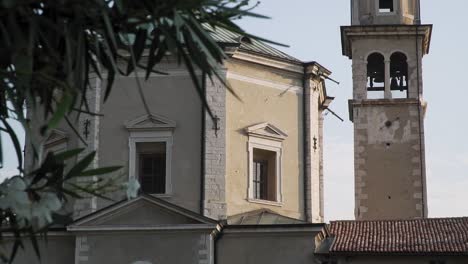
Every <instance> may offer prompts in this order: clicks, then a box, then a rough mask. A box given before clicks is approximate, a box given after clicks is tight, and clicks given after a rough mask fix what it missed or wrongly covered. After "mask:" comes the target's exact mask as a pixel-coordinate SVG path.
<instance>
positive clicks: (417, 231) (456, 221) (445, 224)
mask: <svg viewBox="0 0 468 264" xmlns="http://www.w3.org/2000/svg"><path fill="white" fill-rule="evenodd" d="M329 233H330V236H331V237H334V238H335V239H334V243H333V244H332V246H331V248H330V250H329V252H330V253H331V254H334V253H335V254H339V253H357V254H366V253H369V254H379V253H381V254H389V253H391V254H408V255H412V254H449V255H452V254H455V255H468V217H465V218H439V219H417V220H385V221H335V222H331V223H330V225H329Z"/></svg>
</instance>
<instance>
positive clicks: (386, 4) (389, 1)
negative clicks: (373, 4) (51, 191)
mask: <svg viewBox="0 0 468 264" xmlns="http://www.w3.org/2000/svg"><path fill="white" fill-rule="evenodd" d="M393 11H394V6H393V0H379V12H380V13H391V12H393Z"/></svg>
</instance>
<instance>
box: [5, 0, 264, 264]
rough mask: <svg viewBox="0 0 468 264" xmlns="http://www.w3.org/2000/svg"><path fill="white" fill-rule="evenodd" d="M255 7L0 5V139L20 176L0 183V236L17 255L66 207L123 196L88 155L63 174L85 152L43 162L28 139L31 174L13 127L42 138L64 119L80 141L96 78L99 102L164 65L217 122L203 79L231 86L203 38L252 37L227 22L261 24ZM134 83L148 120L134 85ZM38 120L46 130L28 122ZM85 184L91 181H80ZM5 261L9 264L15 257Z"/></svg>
mask: <svg viewBox="0 0 468 264" xmlns="http://www.w3.org/2000/svg"><path fill="white" fill-rule="evenodd" d="M254 6H255V5H253V6H252V5H250V4H249V1H248V0H141V1H135V0H62V1H56V0H28V1H24V0H17V1H13V0H0V122H1V125H0V130H1V132H3V133H4V134H6V135H8V136H9V137H10V139H11V141H12V142H13V143H14V147H15V151H16V156H17V159H18V171H19V175H18V176H17V177H13V178H11V179H9V180H6V181H5V182H3V183H2V184H0V213H1V214H2V216H0V220H1V221H2V227H4V228H3V229H2V232H1V233H0V235H1V234H2V233H4V232H6V231H8V232H12V233H13V234H14V237H15V244H14V247H13V253H16V251H17V249H18V248H19V247H21V246H22V237H23V236H27V237H30V238H31V242H32V243H33V245H36V246H34V248H35V249H36V252H37V253H39V252H38V250H37V241H36V236H35V234H36V232H39V231H42V230H46V229H44V228H47V226H48V225H50V224H53V223H54V218H53V217H52V216H53V215H54V214H56V213H57V212H59V211H60V210H61V209H62V208H63V206H64V204H66V203H67V201H68V200H69V198H81V197H82V195H83V194H87V195H92V196H99V197H103V198H105V196H104V195H105V193H106V192H110V191H115V190H116V188H123V187H122V186H120V185H119V184H118V183H117V182H116V181H114V180H112V179H111V178H109V177H108V176H106V175H107V174H109V173H111V172H113V171H115V170H117V167H111V168H100V169H88V167H89V165H90V164H91V162H92V161H93V159H94V154H93V153H91V154H89V155H87V156H85V157H84V158H83V159H81V160H79V161H78V162H76V163H75V165H74V166H73V167H72V168H71V169H69V170H68V169H67V170H66V169H65V168H68V167H66V166H65V165H66V164H67V162H68V163H70V162H69V161H70V160H71V159H72V158H73V157H75V158H76V157H77V156H78V154H79V153H80V151H81V150H72V151H71V152H65V153H61V154H57V155H55V154H49V155H47V157H46V158H45V159H44V160H43V161H41V160H40V159H39V156H40V141H39V140H37V139H36V140H35V139H34V138H33V137H31V138H30V139H31V140H30V141H31V142H30V145H31V146H29V145H28V147H30V148H31V150H32V153H33V156H34V157H33V158H34V166H33V167H35V168H36V169H34V170H33V169H32V168H24V167H23V157H22V156H23V155H22V149H21V145H20V143H19V142H20V141H19V140H18V136H17V134H16V131H15V130H14V129H12V127H11V125H10V123H9V122H10V120H11V119H16V120H17V121H19V122H20V123H21V124H22V126H23V128H24V129H25V131H26V134H27V135H41V136H42V137H44V136H46V135H47V134H48V133H49V132H50V131H51V129H54V128H56V127H57V126H59V125H60V124H62V123H64V120H65V121H66V122H65V123H66V124H67V125H68V126H70V127H71V129H72V130H73V131H75V133H76V134H77V136H78V137H80V135H79V133H78V132H77V131H78V129H77V128H75V127H74V126H75V123H76V120H78V117H79V116H80V115H97V114H99V113H93V112H92V111H91V110H90V107H89V105H88V100H87V97H86V94H87V92H88V91H89V90H90V89H93V86H92V84H91V80H92V79H93V78H100V79H102V78H104V76H106V77H105V83H106V86H105V88H104V101H105V100H107V99H108V98H109V95H110V93H111V92H112V87H113V84H114V80H115V78H116V76H117V75H126V76H128V75H131V74H136V70H137V69H138V70H139V71H143V72H144V73H145V79H148V78H149V77H150V75H151V74H165V73H164V72H161V71H159V70H158V69H157V65H158V64H159V63H160V62H161V61H162V60H163V59H164V58H166V57H167V56H172V57H174V58H176V59H177V61H178V62H179V63H180V64H183V65H185V67H186V69H187V70H188V72H189V73H190V76H191V78H192V81H193V84H194V87H195V89H196V90H197V92H198V94H199V98H200V100H201V102H202V104H203V105H204V107H205V108H206V109H207V111H208V113H209V114H210V115H211V116H212V117H213V118H214V116H213V113H212V112H211V110H210V109H209V107H208V105H207V102H206V99H205V97H204V93H203V91H204V85H205V78H210V79H213V78H218V79H219V80H220V81H221V82H222V83H223V84H225V86H226V87H227V88H228V89H229V86H228V85H227V84H226V82H225V80H224V79H223V78H222V76H220V74H219V71H220V68H219V67H220V66H221V65H222V64H223V61H224V60H225V59H226V55H225V53H224V50H223V48H222V47H220V46H219V44H218V43H217V42H216V41H215V40H214V39H213V38H212V36H211V35H210V32H208V31H207V30H206V29H207V28H210V29H213V30H216V28H218V27H221V28H224V29H227V30H229V31H232V32H236V33H240V34H241V35H245V36H249V37H253V38H257V37H255V36H251V35H249V34H247V33H245V32H244V31H243V30H242V29H241V28H239V27H238V26H237V25H236V24H235V23H234V22H233V20H235V19H238V18H240V17H243V16H252V17H263V16H260V15H257V14H254V13H252V12H251V9H252V8H253V7H254ZM257 39H259V38H257ZM136 84H137V89H138V91H139V92H140V95H141V100H142V102H143V105H145V108H146V110H147V111H149V110H148V107H147V104H146V102H145V99H144V97H143V94H142V87H141V85H140V80H139V79H138V78H136ZM229 90H230V89H229ZM230 91H231V92H233V91H232V90H230ZM233 93H234V92H233ZM26 109H27V111H26ZM39 113H40V116H42V119H41V120H42V121H40V120H38V119H37V118H36V119H35V120H34V122H32V121H31V120H29V118H30V117H31V114H39ZM32 123H34V125H32ZM80 138H81V137H80ZM83 143H85V142H84V141H83ZM0 157H1V155H0ZM0 163H2V160H0ZM83 178H85V179H87V180H85V181H80V180H77V179H83ZM125 184H126V188H127V194H128V195H129V196H132V195H134V193H135V192H136V191H137V190H138V183H137V182H128V183H125ZM2 256H3V260H9V261H11V260H12V257H13V256H14V254H12V256H10V257H5V256H6V255H5V254H3V255H2Z"/></svg>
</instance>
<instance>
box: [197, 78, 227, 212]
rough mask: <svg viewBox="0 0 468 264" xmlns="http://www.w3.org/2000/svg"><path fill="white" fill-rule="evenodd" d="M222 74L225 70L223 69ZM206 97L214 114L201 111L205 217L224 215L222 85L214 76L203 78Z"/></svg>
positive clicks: (224, 130) (224, 149)
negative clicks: (203, 145) (203, 123)
mask: <svg viewBox="0 0 468 264" xmlns="http://www.w3.org/2000/svg"><path fill="white" fill-rule="evenodd" d="M223 75H224V76H225V75H226V73H225V72H224V73H223ZM205 95H206V100H207V103H208V105H209V107H210V109H211V111H212V113H213V115H214V116H215V118H214V119H213V118H212V117H211V116H210V115H209V113H208V111H205V135H204V137H205V138H204V142H205V155H204V162H205V175H202V177H205V180H204V201H203V204H204V212H203V214H204V215H205V216H207V217H210V218H213V219H216V220H221V219H226V217H227V216H226V214H227V208H226V87H224V85H223V84H222V83H221V82H220V81H219V80H216V79H213V81H211V80H209V79H207V80H206V91H205Z"/></svg>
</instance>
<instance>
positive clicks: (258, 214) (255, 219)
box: [227, 209, 305, 225]
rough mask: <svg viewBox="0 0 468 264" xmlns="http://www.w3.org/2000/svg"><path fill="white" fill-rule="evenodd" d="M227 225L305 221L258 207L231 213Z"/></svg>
mask: <svg viewBox="0 0 468 264" xmlns="http://www.w3.org/2000/svg"><path fill="white" fill-rule="evenodd" d="M227 223H228V225H280V224H304V223H305V222H303V221H301V220H298V219H294V218H290V217H286V216H283V215H280V214H278V213H276V212H274V211H271V210H268V209H259V210H255V211H251V212H247V213H243V214H238V215H233V216H230V217H228V219H227Z"/></svg>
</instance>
